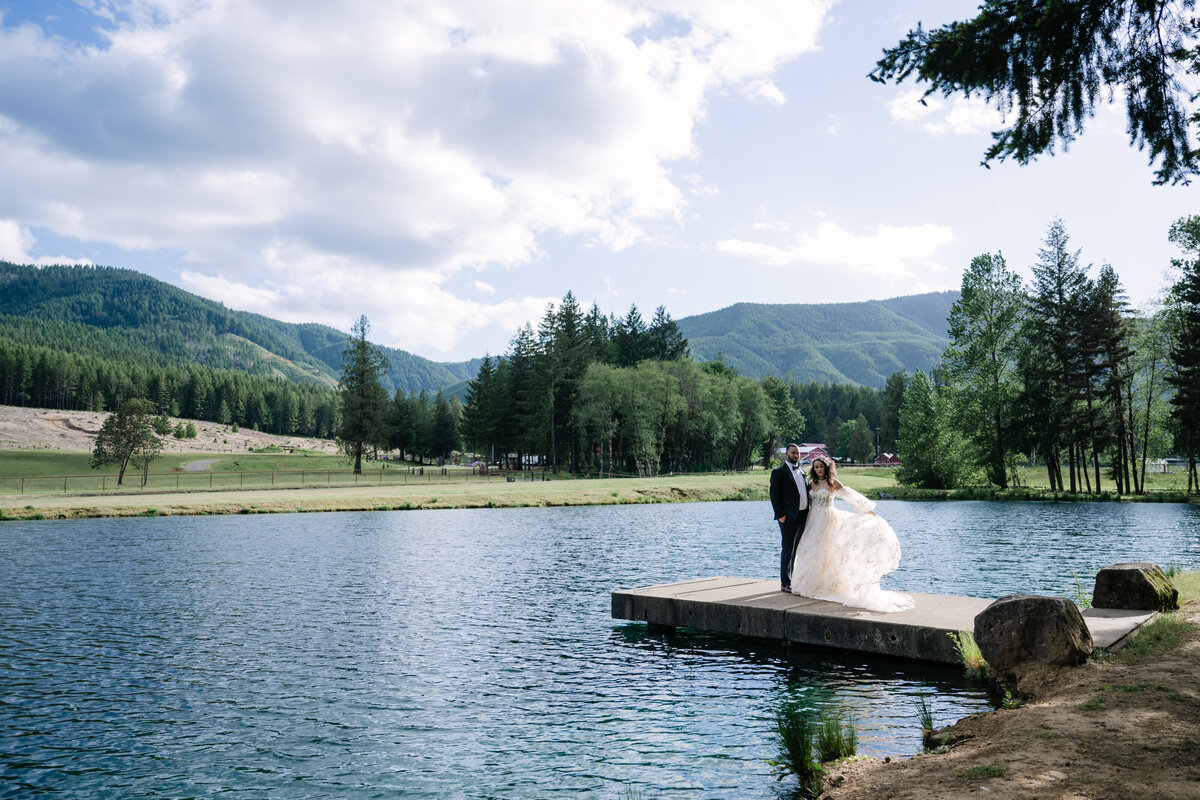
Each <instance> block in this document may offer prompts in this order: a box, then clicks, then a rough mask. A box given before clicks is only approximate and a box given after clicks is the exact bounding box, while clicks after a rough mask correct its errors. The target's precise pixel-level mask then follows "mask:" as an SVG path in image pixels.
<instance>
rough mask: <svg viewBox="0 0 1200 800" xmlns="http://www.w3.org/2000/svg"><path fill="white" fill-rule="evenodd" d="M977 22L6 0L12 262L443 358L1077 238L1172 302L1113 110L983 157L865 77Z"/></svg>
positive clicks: (900, 284) (1142, 171) (1163, 222)
mask: <svg viewBox="0 0 1200 800" xmlns="http://www.w3.org/2000/svg"><path fill="white" fill-rule="evenodd" d="M975 7H976V3H972V2H956V1H955V0H942V1H941V2H916V1H913V2H910V1H909V0H896V2H888V3H837V2H803V1H802V0H790V1H789V0H781V1H780V2H775V1H774V0H772V2H758V3H747V4H730V3H727V2H720V1H719V0H714V1H713V2H682V1H681V0H665V1H663V2H657V1H656V0H650V1H649V2H641V3H620V2H609V0H589V1H587V2H579V3H572V2H565V1H564V0H540V1H535V0H511V1H510V2H505V3H494V2H450V3H438V2H422V1H421V0H418V1H417V2H413V3H406V4H403V6H402V7H401V4H395V3H390V2H355V3H347V4H342V3H324V2H299V1H298V0H237V1H236V2H233V1H230V2H221V1H220V0H205V2H199V1H192V0H133V1H132V2H123V1H119V0H78V2H71V1H70V0H48V1H46V0H40V1H39V2H15V1H14V0H0V185H2V186H3V187H4V191H3V192H0V258H3V259H6V260H10V261H17V262H21V263H61V262H87V263H95V264H105V265H112V266H121V267H130V268H133V269H137V270H140V271H143V272H146V273H149V274H151V275H154V276H155V277H157V278H160V279H162V280H165V281H168V282H170V283H173V284H176V285H178V286H181V287H183V288H185V289H188V290H189V291H193V292H196V293H198V294H201V295H204V296H207V297H211V298H214V299H217V300H221V301H222V302H224V303H225V304H226V305H228V306H229V307H231V308H236V309H243V310H248V311H255V312H258V313H263V314H267V315H270V316H273V317H276V318H279V319H284V320H288V321H292V322H321V323H324V324H328V325H331V326H334V327H337V328H340V329H343V330H348V329H349V327H350V324H351V323H352V322H353V320H354V319H356V318H357V317H358V315H359V314H366V315H367V316H368V317H369V318H370V320H371V323H372V328H373V330H372V338H373V339H375V340H376V341H378V342H380V343H383V344H387V345H390V346H395V347H400V348H403V349H406V350H410V351H412V352H415V353H418V354H420V355H423V356H426V357H429V358H433V359H435V360H441V361H448V360H460V359H464V358H469V357H472V356H478V355H482V354H483V353H484V352H485V351H486V352H491V353H498V352H502V351H504V350H505V348H506V346H507V343H508V341H509V339H510V337H511V336H512V334H513V332H514V331H515V330H516V328H517V327H519V326H520V325H521V324H523V323H524V322H525V321H526V320H533V321H534V322H536V320H537V319H538V318H539V317H540V316H541V315H542V313H543V311H544V309H545V307H546V304H547V303H548V302H551V301H556V300H557V299H559V298H561V297H562V296H563V295H564V294H565V293H566V292H567V291H568V290H571V291H574V292H575V294H576V296H577V297H578V298H579V299H580V300H581V301H582V302H583V303H585V304H590V303H591V302H593V301H594V302H597V303H599V305H600V307H601V308H602V309H603V310H604V311H606V312H615V313H617V314H618V315H622V314H623V313H624V312H625V310H626V309H628V307H629V305H630V304H631V303H636V304H637V305H638V306H639V308H641V309H642V310H643V313H644V314H645V315H646V316H649V315H650V314H651V313H652V312H653V309H654V308H655V307H656V306H658V305H665V306H666V307H667V309H668V311H670V313H671V314H672V315H673V316H674V317H676V318H679V317H684V316H689V315H692V314H697V313H703V312H705V311H711V310H714V309H717V308H722V307H724V306H727V305H730V304H732V303H735V302H739V301H750V302H764V303H800V302H840V301H858V300H868V299H882V298H887V297H894V296H897V295H902V294H912V293H916V292H924V291H935V290H942V289H953V288H958V285H959V282H960V279H961V274H962V270H963V269H964V267H966V265H967V264H968V263H969V262H970V260H971V258H972V257H973V256H975V255H978V254H980V253H984V252H997V251H999V252H1002V253H1003V254H1004V256H1005V258H1006V259H1007V261H1008V263H1009V265H1010V267H1012V268H1014V269H1015V270H1017V271H1018V273H1019V274H1021V275H1022V276H1024V277H1026V278H1028V277H1029V274H1030V273H1029V265H1030V264H1031V263H1033V261H1034V260H1035V259H1036V256H1037V249H1038V247H1039V245H1040V243H1041V240H1042V238H1043V236H1044V235H1045V232H1046V228H1047V227H1048V225H1049V223H1050V221H1051V219H1053V218H1054V217H1056V216H1058V217H1061V218H1062V219H1063V221H1064V222H1065V224H1066V227H1067V231H1068V232H1069V234H1070V235H1071V240H1072V245H1073V246H1074V247H1077V248H1079V249H1080V250H1081V251H1082V252H1081V258H1082V260H1083V261H1084V263H1092V264H1095V265H1096V266H1099V265H1100V264H1101V263H1104V262H1108V263H1111V264H1112V265H1113V266H1114V268H1115V269H1116V270H1117V273H1118V274H1119V275H1120V276H1121V279H1122V281H1123V282H1124V284H1125V287H1126V290H1127V291H1128V293H1129V295H1130V298H1131V300H1132V301H1133V302H1134V303H1135V304H1137V305H1141V306H1146V305H1148V304H1150V303H1151V302H1152V301H1153V299H1154V297H1155V296H1156V295H1157V294H1158V293H1159V292H1160V291H1161V289H1162V287H1163V286H1164V284H1165V278H1164V271H1165V269H1166V268H1167V267H1168V265H1169V261H1170V259H1171V257H1172V256H1174V255H1177V253H1176V252H1175V250H1174V248H1173V246H1172V245H1170V244H1169V243H1168V242H1167V229H1168V227H1169V226H1170V224H1171V222H1172V221H1173V220H1175V219H1177V218H1179V217H1181V216H1184V215H1187V214H1192V213H1200V208H1197V204H1196V202H1195V199H1194V198H1195V196H1196V191H1197V190H1196V188H1195V187H1159V186H1153V185H1152V184H1151V179H1152V170H1151V169H1150V168H1149V167H1148V166H1147V162H1146V157H1145V155H1144V154H1143V153H1140V152H1138V151H1137V150H1135V149H1133V148H1131V147H1130V145H1129V142H1128V136H1127V135H1126V133H1125V120H1124V116H1123V113H1122V111H1121V107H1120V105H1119V103H1118V104H1117V105H1113V106H1110V107H1105V108H1102V109H1101V110H1100V111H1099V112H1098V113H1097V115H1096V116H1095V118H1094V119H1092V120H1091V123H1090V125H1089V128H1088V129H1087V130H1086V131H1085V133H1084V134H1083V136H1082V137H1081V138H1080V139H1078V140H1077V141H1076V142H1075V143H1074V144H1072V145H1071V147H1070V149H1069V150H1067V151H1065V152H1061V151H1060V152H1059V153H1058V154H1057V155H1056V156H1055V157H1053V158H1048V157H1047V158H1043V159H1040V160H1039V161H1037V162H1035V163H1033V164H1031V165H1028V166H1025V167H1021V166H1019V165H1017V164H1016V163H1003V164H993V165H992V168H991V169H984V168H983V167H981V166H980V165H979V162H980V159H981V157H982V154H983V151H984V150H985V149H986V147H987V145H988V143H989V142H990V137H989V135H988V131H989V130H991V129H993V127H994V126H995V125H996V122H997V120H998V115H997V114H996V112H995V111H994V110H992V109H988V108H987V107H986V106H984V105H983V104H982V103H981V102H978V101H965V100H963V99H958V98H951V99H945V100H943V99H941V98H938V99H937V100H936V101H935V100H933V99H931V101H930V102H929V104H928V105H927V106H921V105H920V104H919V103H918V102H917V97H919V95H920V93H921V89H920V88H919V87H917V86H915V85H912V84H902V85H900V86H895V85H886V86H884V85H880V84H877V83H874V82H871V81H869V80H868V79H867V78H866V75H867V73H868V72H870V70H871V68H872V67H873V65H874V62H875V60H876V59H877V58H878V56H879V53H880V51H881V50H882V48H884V47H886V46H890V45H892V44H894V43H895V42H896V41H898V40H899V39H900V37H901V36H903V34H904V33H905V32H906V31H907V30H908V29H909V28H911V27H913V26H914V25H915V24H916V23H917V22H918V21H921V22H923V23H924V24H925V25H926V26H927V27H929V26H935V25H938V24H942V23H945V22H948V21H950V20H952V19H959V18H965V17H968V16H970V15H971V14H972V12H973V11H974V9H975ZM1191 88H1193V89H1194V88H1195V87H1191Z"/></svg>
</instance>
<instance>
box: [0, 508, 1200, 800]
mask: <svg viewBox="0 0 1200 800" xmlns="http://www.w3.org/2000/svg"><path fill="white" fill-rule="evenodd" d="M878 510H879V513H880V514H881V515H883V516H885V517H887V518H888V519H889V520H890V521H891V522H892V523H893V525H894V526H895V527H896V529H897V531H898V532H899V534H900V536H901V540H902V542H903V545H904V549H905V558H904V563H903V566H902V567H901V569H900V570H899V571H898V572H897V573H895V574H894V575H892V576H889V578H888V585H889V586H890V587H892V588H898V589H904V590H910V591H927V592H930V591H931V592H940V593H957V594H973V595H976V596H998V595H1000V594H1005V593H1008V592H1012V591H1033V592H1050V593H1064V592H1065V593H1069V592H1070V591H1072V590H1073V589H1074V586H1075V579H1074V576H1075V575H1079V576H1081V578H1082V579H1083V581H1084V584H1085V586H1086V585H1088V584H1089V583H1090V576H1091V575H1092V574H1093V573H1094V571H1095V569H1096V568H1097V567H1099V566H1103V565H1104V564H1108V563H1114V562H1117V561H1124V560H1135V559H1136V560H1140V559H1148V560H1154V561H1158V562H1159V563H1162V564H1168V563H1175V564H1178V565H1180V566H1197V565H1198V564H1200V508H1197V507H1189V506H1148V505H1128V506H1122V505H1100V504H1072V505H1049V504H1047V505H1035V504H987V503H895V502H885V503H881V504H880V507H879V509H878ZM777 538H778V534H777V533H776V531H775V529H774V528H773V526H772V524H771V520H770V511H769V509H768V507H767V505H766V504H765V503H723V504H691V505H669V506H614V507H600V508H575V509H513V510H503V511H495V510H470V511H425V512H393V513H365V514H305V515H281V516H273V517H257V516H256V517H228V518H219V519H212V518H210V519H197V518H159V519H137V520H103V521H72V522H28V523H11V522H10V523H5V524H3V525H0V548H3V552H4V553H5V556H6V557H5V558H4V559H0V585H3V586H4V587H5V588H4V591H3V592H2V593H0V654H2V656H3V657H2V658H0V797H18V796H19V797H26V796H36V795H38V794H43V793H44V794H59V795H61V796H69V797H71V796H73V797H91V796H101V795H107V796H121V797H161V796H209V795H213V794H216V793H217V792H222V793H224V794H226V795H227V796H232V797H262V796H264V795H265V794H268V793H269V794H270V795H271V796H272V797H285V798H290V797H326V796H330V795H337V796H339V797H360V796H361V797H368V796H369V797H378V796H388V795H398V796H404V797H406V798H407V797H430V798H433V797H438V798H442V797H462V798H468V797H469V798H476V797H478V798H484V797H488V798H492V797H505V798H508V797H512V798H525V797H530V798H535V797H536V798H541V797H552V796H556V795H565V794H568V793H570V794H575V793H578V792H580V791H586V792H590V793H592V794H594V795H596V796H599V797H628V796H636V795H637V794H638V793H641V794H642V795H643V796H647V797H650V796H652V797H672V796H675V797H689V798H691V797H696V796H698V795H697V792H699V793H700V794H699V796H712V797H732V796H737V797H771V796H773V791H774V786H775V783H774V780H773V778H772V776H771V774H770V771H769V767H768V766H767V765H766V763H765V762H766V760H767V759H769V758H771V757H773V756H774V753H775V748H774V744H773V741H772V723H773V718H774V714H775V711H776V709H777V708H779V707H780V705H781V704H783V703H784V702H787V701H793V700H798V701H800V702H802V703H804V704H807V705H810V706H813V707H819V706H823V705H833V706H837V707H839V708H843V709H846V710H848V711H849V712H850V713H852V715H853V716H854V717H855V719H856V720H857V722H858V727H859V731H860V739H861V748H860V751H861V752H865V753H869V754H872V755H885V754H888V755H906V754H909V753H912V752H915V751H916V749H917V748H918V747H919V744H920V732H919V730H918V725H917V701H916V698H917V696H918V695H921V694H935V695H936V697H937V701H936V704H935V719H936V721H937V723H938V724H939V725H940V724H944V723H947V722H950V721H951V720H953V719H954V718H957V717H959V716H962V715H963V714H966V713H971V712H973V711H976V710H980V709H983V708H986V707H987V703H986V700H985V698H984V696H983V694H982V692H981V691H980V689H979V687H977V686H972V685H970V684H968V683H967V682H965V681H964V680H963V679H962V677H961V675H960V674H959V672H958V671H957V670H954V669H948V668H939V667H931V666H928V665H922V664H915V663H909V662H902V661H894V660H886V659H876V658H868V657H864V656H862V655H859V654H853V653H844V652H837V651H827V650H815V649H806V648H799V647H787V646H783V645H775V644H771V643H766V642H762V641H758V640H750V639H740V638H736V637H723V636H717V635H712V634H706V633H701V632H696V631H687V630H679V631H676V632H675V633H673V634H670V635H651V634H649V633H648V632H647V630H646V628H645V626H642V625H633V624H627V623H624V622H620V621H614V620H612V619H610V618H609V592H610V591H611V590H612V589H615V588H625V587H630V586H637V585H645V584H650V583H663V582H669V581H675V580H682V579H686V578H689V577H695V576H702V575H718V574H724V575H746V576H756V577H769V576H770V575H771V569H772V564H774V563H776V561H775V559H776V547H777Z"/></svg>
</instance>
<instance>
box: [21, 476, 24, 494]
mask: <svg viewBox="0 0 1200 800" xmlns="http://www.w3.org/2000/svg"><path fill="white" fill-rule="evenodd" d="M21 494H25V479H24V478H21Z"/></svg>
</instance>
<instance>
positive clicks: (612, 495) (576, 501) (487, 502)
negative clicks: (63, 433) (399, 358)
mask: <svg viewBox="0 0 1200 800" xmlns="http://www.w3.org/2000/svg"><path fill="white" fill-rule="evenodd" d="M764 476H765V473H764V474H763V475H758V474H755V475H748V476H725V475H713V476H708V475H704V476H674V477H669V476H663V477H662V478H603V479H586V480H555V481H545V482H541V481H538V482H517V483H494V484H482V485H481V484H466V483H461V484H460V483H443V484H433V485H427V484H423V485H408V486H405V485H398V486H385V487H377V486H366V487H362V486H360V487H354V486H347V487H332V488H316V487H309V488H304V487H287V488H275V489H257V488H247V489H214V490H201V491H171V492H154V491H149V492H138V493H121V494H119V495H116V494H99V493H94V492H93V493H79V494H61V495H60V494H54V495H48V494H42V495H0V520H4V521H20V520H39V519H99V518H112V517H138V516H202V515H224V514H287V513H311V512H321V511H416V510H428V509H460V508H461V509H466V508H531V507H557V506H594V505H635V504H647V503H650V504H655V503H687V502H713V501H736V500H766V499H767V485H766V481H765V477H764Z"/></svg>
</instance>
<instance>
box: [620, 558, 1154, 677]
mask: <svg viewBox="0 0 1200 800" xmlns="http://www.w3.org/2000/svg"><path fill="white" fill-rule="evenodd" d="M906 594H908V595H909V596H911V597H912V598H913V599H914V600H915V601H916V605H915V606H914V607H913V608H910V609H908V610H907V611H897V612H895V613H892V614H882V613H877V612H873V611H866V610H864V609H861V608H851V607H849V606H844V605H841V604H840V603H830V602H827V601H824V600H813V599H811V598H807V597H800V596H798V595H792V594H785V593H783V592H781V591H779V584H778V582H776V581H764V580H754V579H752V578H729V577H714V578H696V579H693V580H687V581H680V582H679V583H667V584H662V585H660V586H644V587H641V588H638V589H624V590H620V591H615V592H613V593H612V616H613V618H614V619H625V620H632V621H634V622H647V623H649V624H650V625H652V626H659V627H663V628H676V627H679V628H694V629H696V630H702V631H711V632H714V633H729V634H737V635H741V636H757V637H761V638H764V639H774V640H776V641H781V642H795V643H798V644H807V645H817V646H821V647H839V648H842V649H844V650H855V651H858V652H863V653H874V654H877V655H886V656H895V657H897V658H911V659H915V660H918V661H934V662H939V663H943V664H958V663H960V660H959V656H958V652H957V650H956V649H955V647H954V642H953V641H952V640H951V638H950V636H949V635H948V634H950V633H953V632H956V631H972V630H974V627H975V615H976V614H978V613H979V612H980V611H982V610H983V609H984V608H986V607H987V606H988V605H989V604H990V603H991V602H992V600H990V599H983V598H979V597H955V596H951V595H939V594H916V593H914V592H906ZM1153 616H1154V612H1151V611H1127V610H1123V609H1103V608H1089V609H1087V610H1086V611H1084V612H1083V618H1084V620H1085V621H1086V622H1087V626H1088V629H1089V630H1090V631H1091V633H1092V642H1093V645H1094V646H1095V647H1096V648H1103V649H1108V650H1115V649H1119V648H1120V646H1121V645H1122V644H1123V641H1124V639H1125V637H1127V636H1128V635H1129V634H1130V633H1132V632H1133V631H1134V630H1135V629H1137V627H1138V626H1139V625H1141V624H1142V623H1144V622H1146V621H1147V620H1149V619H1150V618H1151V617H1153Z"/></svg>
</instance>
